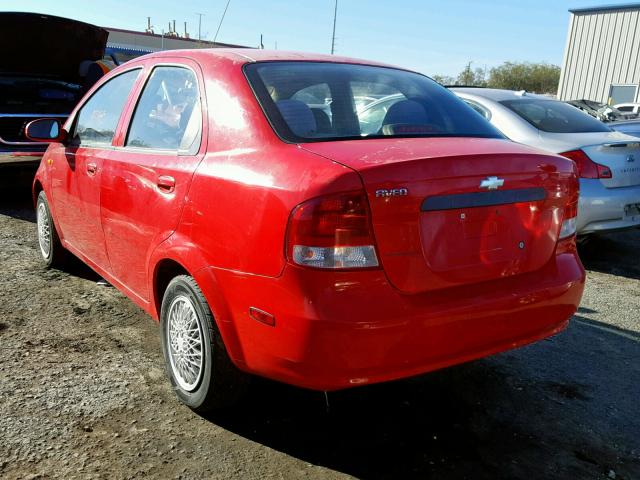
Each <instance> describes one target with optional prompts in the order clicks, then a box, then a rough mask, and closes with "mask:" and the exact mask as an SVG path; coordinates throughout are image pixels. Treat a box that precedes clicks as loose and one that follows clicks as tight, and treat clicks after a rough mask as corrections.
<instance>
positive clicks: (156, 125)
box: [126, 66, 202, 153]
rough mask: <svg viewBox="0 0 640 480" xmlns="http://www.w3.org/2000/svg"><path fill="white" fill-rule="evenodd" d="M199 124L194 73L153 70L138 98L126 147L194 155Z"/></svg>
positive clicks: (177, 69)
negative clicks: (182, 152)
mask: <svg viewBox="0 0 640 480" xmlns="http://www.w3.org/2000/svg"><path fill="white" fill-rule="evenodd" d="M201 123H202V112H201V110H200V96H199V94H198V81H197V78H196V76H195V74H194V73H193V72H192V71H191V70H189V69H188V68H184V67H176V66H160V67H156V68H155V69H154V70H153V72H152V73H151V76H150V77H149V80H148V82H147V84H146V85H145V87H144V90H143V91H142V94H141V95H140V100H139V101H138V105H137V106H136V109H135V112H134V114H133V119H132V120H131V126H130V128H129V135H128V136H127V141H126V145H127V146H130V147H137V148H150V149H158V150H171V151H184V152H188V153H196V152H197V151H198V148H199V147H200V132H201Z"/></svg>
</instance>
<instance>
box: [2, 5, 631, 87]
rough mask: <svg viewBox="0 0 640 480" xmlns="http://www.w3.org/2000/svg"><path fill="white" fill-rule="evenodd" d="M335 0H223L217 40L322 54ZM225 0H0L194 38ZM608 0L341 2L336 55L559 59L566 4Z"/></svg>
mask: <svg viewBox="0 0 640 480" xmlns="http://www.w3.org/2000/svg"><path fill="white" fill-rule="evenodd" d="M334 1H335V0H310V1H309V0H307V1H293V0H263V1H258V0H231V1H230V4H229V8H228V10H227V13H226V16H225V18H224V22H223V23H222V26H221V28H220V32H219V34H218V38H217V40H218V41H219V42H225V43H233V44H240V45H246V46H253V47H257V46H258V45H259V43H260V34H262V35H263V38H264V41H263V43H264V46H265V48H276V47H277V48H278V49H280V50H300V51H307V52H318V53H329V52H330V50H331V33H332V28H333V12H334ZM226 3H227V0H180V1H171V2H170V1H166V0H100V1H99V2H94V1H87V0H57V1H52V0H3V1H2V6H3V10H7V11H27V12H40V13H49V14H53V15H58V16H62V17H68V18H74V19H77V20H82V21H85V22H89V23H93V24H96V25H100V26H104V27H115V28H123V29H130V30H141V31H142V30H144V29H145V28H146V25H147V17H148V16H150V17H151V21H152V24H153V25H154V26H155V27H156V32H157V33H161V30H162V29H163V28H164V29H165V30H166V29H167V28H168V22H169V21H171V20H176V24H177V25H178V26H179V27H178V30H179V31H182V28H183V22H185V21H186V22H187V23H188V25H187V28H188V30H189V32H190V34H191V36H192V37H197V34H198V15H196V14H197V13H203V14H204V16H203V17H202V35H203V38H206V39H208V40H213V37H214V35H215V33H216V29H217V28H218V24H219V22H220V19H221V17H222V13H223V11H224V8H225V5H226ZM625 3H629V2H628V1H626V2H625V1H619V0H618V1H616V0H595V1H594V0H564V1H563V0H537V1H536V2H529V1H519V0H492V1H480V0H449V1H434V0H393V1H391V0H373V1H372V0H369V1H365V0H339V2H338V15H337V24H336V48H335V53H336V54H338V55H344V56H350V57H359V58H365V59H368V60H375V61H380V62H384V63H391V64H394V65H399V66H402V67H405V68H410V69H414V70H417V71H420V72H422V73H426V74H428V75H436V74H440V75H450V76H456V75H457V74H458V73H459V72H460V71H461V70H462V69H463V68H464V67H465V65H466V64H467V63H468V62H472V67H473V68H477V67H481V68H491V67H494V66H497V65H500V64H501V63H503V62H505V61H529V62H547V63H552V64H555V65H561V64H562V58H563V54H564V49H565V45H566V35H567V28H568V25H569V12H568V10H569V9H570V8H582V7H591V6H599V5H603V4H606V5H611V4H625Z"/></svg>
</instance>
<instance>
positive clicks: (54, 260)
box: [36, 191, 67, 267]
mask: <svg viewBox="0 0 640 480" xmlns="http://www.w3.org/2000/svg"><path fill="white" fill-rule="evenodd" d="M36 221H37V226H38V246H39V247H40V254H41V255H42V259H43V260H44V263H45V264H46V266H47V267H61V266H63V265H64V263H65V262H66V260H67V251H66V250H65V249H64V247H63V246H62V243H61V242H60V237H59V236H58V232H57V231H56V226H55V225H54V223H53V219H52V218H51V210H50V209H49V202H48V201H47V196H46V195H45V193H44V191H42V192H40V193H39V194H38V201H37V202H36Z"/></svg>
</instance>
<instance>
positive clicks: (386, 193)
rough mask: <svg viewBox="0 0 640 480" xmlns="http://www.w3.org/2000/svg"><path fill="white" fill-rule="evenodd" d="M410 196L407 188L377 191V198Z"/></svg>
mask: <svg viewBox="0 0 640 480" xmlns="http://www.w3.org/2000/svg"><path fill="white" fill-rule="evenodd" d="M407 195H409V190H407V189H406V188H390V189H386V188H383V189H380V190H376V198H380V197H406V196H407Z"/></svg>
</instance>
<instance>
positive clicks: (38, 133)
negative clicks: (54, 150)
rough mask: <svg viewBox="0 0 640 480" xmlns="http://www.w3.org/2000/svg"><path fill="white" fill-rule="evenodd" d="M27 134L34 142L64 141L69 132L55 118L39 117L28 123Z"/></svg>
mask: <svg viewBox="0 0 640 480" xmlns="http://www.w3.org/2000/svg"><path fill="white" fill-rule="evenodd" d="M25 135H26V136H27V138H28V139H29V140H33V141H34V142H64V141H65V140H66V138H67V132H66V131H65V130H64V128H62V125H61V124H60V121H59V120H56V119H55V118H39V119H38V120H33V121H31V122H29V123H28V124H27V128H26V129H25Z"/></svg>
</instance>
